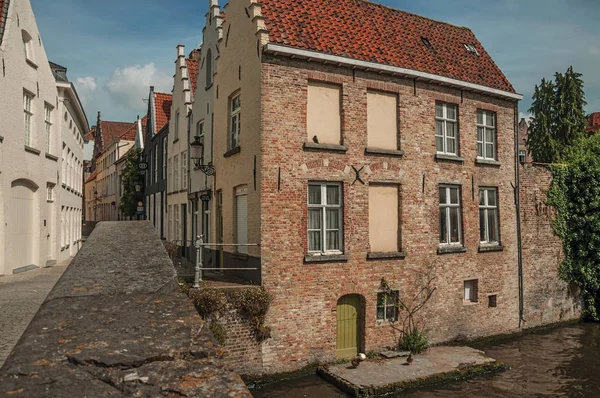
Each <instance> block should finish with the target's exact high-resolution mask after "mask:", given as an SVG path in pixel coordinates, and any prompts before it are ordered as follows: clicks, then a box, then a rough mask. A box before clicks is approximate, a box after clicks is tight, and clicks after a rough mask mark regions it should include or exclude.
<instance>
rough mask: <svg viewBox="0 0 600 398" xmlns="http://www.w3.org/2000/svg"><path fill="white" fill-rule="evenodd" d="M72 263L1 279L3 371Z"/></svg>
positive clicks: (0, 333) (0, 356)
mask: <svg viewBox="0 0 600 398" xmlns="http://www.w3.org/2000/svg"><path fill="white" fill-rule="evenodd" d="M70 262H71V260H68V261H65V262H63V263H61V264H59V265H57V266H54V267H48V268H40V269H36V270H32V271H28V272H24V273H22V274H16V275H8V276H0V314H1V315H0V367H2V365H3V364H4V361H5V360H6V357H7V356H8V354H10V351H11V350H12V349H13V347H14V345H15V344H16V343H17V341H18V340H19V338H20V337H21V334H23V332H24V331H25V329H26V328H27V325H29V322H30V321H31V319H32V318H33V316H34V315H35V313H36V312H37V310H38V308H39V307H40V305H41V304H42V302H43V301H44V299H45V298H46V296H47V295H48V293H49V292H50V290H52V287H54V285H55V284H56V281H58V279H59V278H60V276H61V275H62V274H63V272H64V271H65V269H67V266H68V265H69V263H70Z"/></svg>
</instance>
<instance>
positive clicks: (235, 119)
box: [228, 94, 242, 150]
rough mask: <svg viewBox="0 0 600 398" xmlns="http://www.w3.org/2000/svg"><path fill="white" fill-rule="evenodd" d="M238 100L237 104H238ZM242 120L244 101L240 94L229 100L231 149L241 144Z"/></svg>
mask: <svg viewBox="0 0 600 398" xmlns="http://www.w3.org/2000/svg"><path fill="white" fill-rule="evenodd" d="M236 100H237V104H236ZM241 120H242V102H241V96H240V94H236V95H234V96H232V97H231V100H230V101H229V140H228V141H229V149H230V150H231V149H235V148H237V147H239V146H240V131H241Z"/></svg>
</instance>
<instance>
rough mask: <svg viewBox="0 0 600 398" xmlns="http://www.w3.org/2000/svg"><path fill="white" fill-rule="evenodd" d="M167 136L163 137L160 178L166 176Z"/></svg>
mask: <svg viewBox="0 0 600 398" xmlns="http://www.w3.org/2000/svg"><path fill="white" fill-rule="evenodd" d="M167 141H168V139H167V137H165V138H163V147H162V151H163V165H162V179H163V180H164V179H166V178H167Z"/></svg>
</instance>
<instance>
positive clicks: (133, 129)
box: [118, 116, 148, 141]
mask: <svg viewBox="0 0 600 398" xmlns="http://www.w3.org/2000/svg"><path fill="white" fill-rule="evenodd" d="M141 120H142V132H144V131H146V121H147V120H148V118H147V116H144V117H143V118H142V119H141ZM136 136H137V122H133V123H130V124H129V128H128V129H127V131H125V132H124V133H123V134H121V135H120V136H119V137H118V138H120V139H122V140H125V141H135V138H136Z"/></svg>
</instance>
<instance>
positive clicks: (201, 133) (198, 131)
mask: <svg viewBox="0 0 600 398" xmlns="http://www.w3.org/2000/svg"><path fill="white" fill-rule="evenodd" d="M196 137H200V143H201V144H202V157H201V158H200V164H204V121H200V122H198V123H197V124H196Z"/></svg>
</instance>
